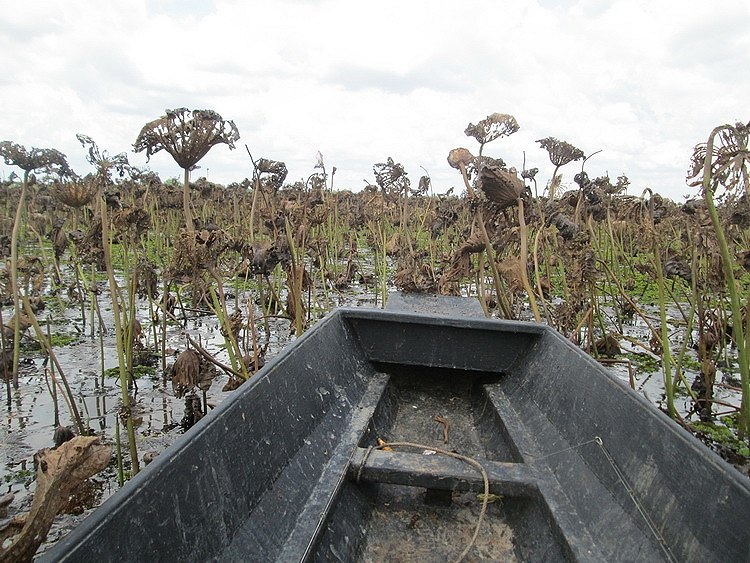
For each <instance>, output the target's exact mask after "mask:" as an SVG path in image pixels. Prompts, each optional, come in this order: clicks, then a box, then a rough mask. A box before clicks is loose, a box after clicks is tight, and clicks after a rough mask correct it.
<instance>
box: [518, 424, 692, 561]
mask: <svg viewBox="0 0 750 563" xmlns="http://www.w3.org/2000/svg"><path fill="white" fill-rule="evenodd" d="M588 444H596V445H598V446H599V449H601V450H602V453H603V454H604V457H605V458H607V461H608V462H609V464H610V465H611V466H612V469H613V470H614V472H615V475H617V478H618V479H619V480H620V483H622V486H623V487H624V488H625V492H626V493H627V494H628V496H629V497H630V500H632V501H633V504H634V505H635V507H636V509H637V510H638V513H639V514H640V515H641V517H642V518H643V520H644V521H645V522H646V525H647V526H648V529H649V531H650V532H651V534H653V536H654V537H655V538H656V540H657V541H658V542H659V546H660V547H661V549H662V551H663V552H664V555H665V556H666V558H667V560H668V561H670V562H672V563H676V561H677V559H676V558H675V556H674V554H673V553H672V551H671V550H670V549H669V545H667V542H666V540H665V539H664V536H662V535H661V532H660V531H659V529H658V528H657V527H656V524H654V521H653V520H651V517H650V516H649V515H648V512H647V511H646V508H645V507H644V506H643V504H641V501H640V500H638V497H637V496H636V494H635V491H634V490H633V488H632V487H631V486H630V483H628V480H627V479H626V478H625V473H623V471H622V470H621V469H620V466H619V465H618V464H617V462H616V461H615V459H614V458H613V457H612V454H611V453H610V452H609V450H608V449H607V447H606V446H605V445H604V442H603V441H602V439H601V437H600V436H594V438H592V439H591V440H587V441H585V442H581V443H580V444H576V445H574V446H570V447H569V448H564V449H562V450H557V451H555V452H552V453H549V454H547V455H544V456H541V457H536V458H533V459H532V462H535V461H540V460H542V459H546V458H548V457H552V456H554V455H558V454H561V453H564V452H569V451H571V450H577V449H579V448H581V447H583V446H586V445H588Z"/></svg>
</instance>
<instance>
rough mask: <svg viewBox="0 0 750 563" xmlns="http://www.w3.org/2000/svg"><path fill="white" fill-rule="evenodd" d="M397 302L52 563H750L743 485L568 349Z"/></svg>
mask: <svg viewBox="0 0 750 563" xmlns="http://www.w3.org/2000/svg"><path fill="white" fill-rule="evenodd" d="M393 302H394V303H396V304H397V305H398V307H399V308H400V309H401V310H392V311H379V310H369V309H340V310H337V311H335V312H333V313H332V314H330V315H329V316H327V317H326V318H325V319H324V320H322V321H321V322H320V323H318V324H317V325H316V326H315V327H313V328H312V329H310V330H309V331H308V332H307V333H306V334H305V335H304V336H303V337H302V338H300V339H299V340H297V341H296V342H295V343H294V344H292V345H291V346H290V347H289V348H288V349H287V350H286V351H284V352H283V353H282V354H280V355H279V356H278V357H277V358H276V359H275V360H274V361H273V362H270V363H269V365H267V366H266V367H265V368H264V369H263V370H262V372H260V373H259V374H258V375H256V376H255V377H254V378H253V379H252V380H251V381H250V382H249V383H247V384H245V385H244V386H242V387H241V388H240V389H239V390H238V391H237V392H236V393H235V394H233V395H232V396H231V397H230V398H229V399H227V400H226V401H225V402H224V403H223V404H221V405H220V407H218V408H217V409H216V410H215V412H213V413H212V414H211V415H210V416H208V417H206V418H204V420H202V421H201V422H200V423H199V424H198V425H197V426H196V427H194V428H193V429H192V430H191V431H189V432H188V433H187V434H186V435H185V436H184V437H183V438H182V439H181V440H180V441H179V442H178V443H177V444H175V445H174V446H173V447H172V448H171V449H169V450H167V451H166V452H165V453H163V454H162V455H161V456H159V457H158V458H157V459H156V461H154V462H153V463H152V464H151V465H150V466H149V467H147V468H146V470H144V471H143V472H142V473H141V474H139V475H138V476H136V477H135V478H134V479H133V480H132V481H131V482H130V483H129V484H128V485H127V486H126V487H125V488H124V489H123V490H122V491H120V492H119V493H117V494H116V495H114V496H113V497H112V498H111V499H110V500H109V501H107V502H106V503H105V504H104V505H103V506H102V507H101V508H99V509H98V510H97V511H95V512H94V513H93V514H92V515H91V516H90V517H89V518H87V519H86V520H85V521H84V522H83V523H82V524H81V525H80V526H79V527H77V528H76V529H75V530H73V532H72V533H71V534H70V535H69V536H68V537H66V538H64V539H63V540H62V541H60V542H59V543H58V544H57V545H56V546H55V547H54V548H53V549H52V550H50V551H49V552H48V553H47V554H46V556H45V557H44V559H46V560H61V561H97V562H99V561H127V560H132V561H150V560H153V561H207V560H218V561H274V560H278V561H407V560H413V561H420V562H422V561H447V560H453V559H458V558H460V557H462V555H463V554H464V552H465V553H466V559H467V560H471V561H477V560H490V561H512V560H519V561H566V560H569V561H664V560H666V561H701V562H704V561H748V560H750V532H749V531H748V530H749V528H748V523H749V522H750V481H748V479H747V478H746V477H744V476H742V475H741V474H740V473H739V472H738V471H737V470H735V469H734V468H732V467H731V466H729V465H728V464H726V463H725V462H724V461H722V460H721V459H720V458H719V457H718V456H716V455H715V454H713V453H712V452H711V451H709V450H708V449H707V448H705V447H704V446H703V445H702V444H700V443H699V442H698V441H696V440H695V439H694V438H693V437H691V436H690V435H689V434H688V433H687V432H685V431H684V430H683V429H682V428H680V427H679V426H677V425H676V424H674V423H673V422H672V421H671V420H669V419H668V418H667V417H665V416H664V415H663V414H662V413H660V412H658V411H657V410H656V409H654V408H653V407H652V406H651V405H649V404H648V403H647V402H646V401H644V400H643V399H642V398H641V397H639V396H638V395H637V394H635V393H633V392H631V391H630V390H629V389H628V388H627V387H626V386H624V385H623V384H622V383H621V382H620V381H618V380H617V378H615V377H613V376H611V375H610V374H608V373H607V372H606V371H605V370H604V369H603V368H601V367H600V366H599V365H598V364H597V363H596V362H594V361H593V360H592V359H590V358H589V357H588V356H586V355H585V354H583V353H581V351H580V350H578V349H577V348H575V347H574V346H572V345H571V344H570V343H569V342H567V341H566V340H565V339H564V338H563V337H561V336H560V335H559V334H558V333H556V332H555V331H553V330H551V329H549V328H546V327H544V326H540V325H536V324H531V323H520V322H501V321H495V320H485V319H478V318H472V317H470V316H465V315H459V314H457V313H466V310H465V307H466V306H465V303H464V302H461V301H457V300H456V301H452V300H444V299H443V300H434V301H425V300H421V301H413V302H412V301H410V298H403V297H401V298H398V297H394V298H393ZM410 308H411V309H419V310H421V311H423V312H421V313H414V312H406V311H405V309H410ZM430 310H432V311H433V313H429V312H428V313H425V312H424V311H430ZM483 474H484V476H485V477H486V482H485V478H484V477H483ZM485 487H487V488H488V490H489V493H490V494H489V495H486V494H485Z"/></svg>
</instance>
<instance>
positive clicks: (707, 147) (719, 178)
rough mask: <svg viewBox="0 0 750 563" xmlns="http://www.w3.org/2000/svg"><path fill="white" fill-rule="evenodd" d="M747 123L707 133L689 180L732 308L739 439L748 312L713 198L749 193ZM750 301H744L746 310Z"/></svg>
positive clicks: (747, 374) (749, 378)
mask: <svg viewBox="0 0 750 563" xmlns="http://www.w3.org/2000/svg"><path fill="white" fill-rule="evenodd" d="M748 137H750V123H747V124H743V123H736V124H735V125H719V126H718V127H715V128H714V129H713V130H712V131H711V133H710V134H709V136H708V140H707V141H706V143H705V144H699V145H697V146H696V147H695V149H694V151H693V156H692V160H691V168H690V170H689V171H688V182H689V183H690V185H693V186H700V187H701V193H702V195H703V199H704V201H705V202H706V206H707V207H708V213H709V216H710V217H711V224H712V225H713V228H714V233H715V235H716V240H717V242H718V245H719V249H720V251H721V258H722V270H723V272H724V279H725V283H726V289H727V292H728V293H729V298H730V308H731V311H732V334H733V337H734V338H733V340H734V345H735V346H736V347H737V357H738V364H739V370H740V381H741V384H742V407H741V409H740V418H739V424H738V432H739V435H740V439H742V438H744V437H745V436H750V356H749V355H748V354H749V352H750V350H749V349H750V340H748V339H750V315H747V314H745V315H744V316H743V304H742V302H741V298H742V293H741V291H740V287H739V282H738V279H737V277H736V276H735V273H734V265H735V263H736V258H735V257H734V256H732V254H731V252H730V249H729V242H728V240H727V234H726V232H725V229H724V226H723V225H722V223H721V220H720V218H719V212H718V210H717V207H716V200H717V199H719V198H722V199H725V200H726V199H731V198H737V197H740V196H743V197H744V198H745V200H747V198H748V197H750V170H749V168H748V165H750V151H749V150H748ZM749 306H750V302H749V301H748V300H747V298H746V301H745V305H744V311H745V312H746V311H747V309H748V307H749Z"/></svg>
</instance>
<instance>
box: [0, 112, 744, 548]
mask: <svg viewBox="0 0 750 563" xmlns="http://www.w3.org/2000/svg"><path fill="white" fill-rule="evenodd" d="M519 128H520V125H519V123H518V121H516V119H515V117H513V116H511V115H508V114H501V113H493V114H491V115H489V116H487V117H486V118H485V119H481V120H479V121H478V122H477V123H476V124H473V123H470V124H469V125H468V126H467V128H466V130H465V133H466V135H467V137H468V139H467V144H474V143H475V144H474V146H473V148H462V147H461V148H454V149H452V150H451V149H450V147H446V154H447V155H448V162H449V164H450V166H451V167H453V168H455V169H456V182H457V183H460V185H461V186H462V187H463V189H464V190H462V191H461V193H457V192H456V191H455V190H454V188H453V187H451V188H450V189H449V190H447V191H446V190H440V188H442V187H439V186H432V183H431V180H430V177H429V175H424V176H422V177H420V178H419V179H418V180H416V179H414V181H412V178H411V177H410V176H409V172H408V171H407V170H406V169H405V168H404V166H403V165H401V164H400V163H399V162H398V161H397V159H395V158H393V157H391V156H387V157H385V158H382V159H379V160H380V162H376V163H375V164H374V165H373V170H372V180H371V183H369V184H368V185H367V186H366V187H365V188H364V189H362V190H360V191H357V192H354V191H349V190H346V189H336V190H334V189H333V184H334V177H335V173H336V167H335V166H332V167H327V165H326V163H325V162H324V159H323V156H322V155H321V154H320V153H318V157H317V159H316V162H315V163H314V165H312V166H311V171H310V175H309V176H308V178H307V179H304V180H300V181H295V182H291V183H289V182H287V181H286V177H287V167H286V165H285V164H284V163H283V162H281V161H276V160H271V159H268V158H264V157H260V156H258V155H255V157H254V156H253V154H252V153H251V151H250V148H249V147H246V149H247V151H246V152H247V154H246V155H245V156H238V158H246V159H247V163H248V177H247V178H244V179H242V180H241V181H238V182H234V183H231V184H229V185H227V186H223V185H219V184H215V183H212V182H210V181H208V180H207V179H206V178H203V177H202V178H197V179H191V173H192V172H193V171H194V170H195V169H196V166H197V165H198V163H199V162H200V161H201V159H203V158H204V157H205V156H206V155H207V154H208V153H209V151H211V150H214V151H219V150H227V149H232V148H234V147H235V144H236V143H237V142H238V140H239V138H240V133H239V130H238V128H237V126H236V125H235V124H234V123H233V122H232V121H228V120H225V119H224V118H223V117H222V116H220V115H219V114H217V113H216V112H213V111H210V110H195V111H191V110H188V109H187V108H179V109H175V110H167V111H166V112H165V115H163V116H162V117H160V118H157V119H156V120H154V121H152V122H150V123H147V124H146V125H145V126H143V127H142V129H141V131H140V134H139V135H137V138H136V141H135V144H134V148H135V150H136V151H145V152H146V154H147V155H148V156H151V155H153V154H155V153H157V152H159V151H161V150H164V151H166V152H168V153H169V154H170V155H171V156H172V157H173V159H174V161H175V165H176V167H178V168H180V169H182V179H181V180H174V179H171V180H168V181H162V179H161V178H159V177H158V176H157V175H156V174H154V173H152V172H150V171H148V170H140V169H137V168H135V167H133V166H131V165H130V164H129V163H128V159H127V154H125V153H119V154H115V155H112V154H110V153H109V152H107V151H106V150H102V149H100V148H99V147H98V146H97V144H96V142H95V141H94V140H93V139H91V138H90V137H88V136H86V135H79V136H78V139H79V140H80V142H81V145H82V150H83V151H85V154H86V158H87V160H88V162H89V163H90V165H91V170H90V171H86V172H82V171H79V173H76V172H74V171H73V170H71V169H70V167H69V166H68V165H67V161H66V157H65V155H62V154H61V153H59V152H58V151H56V150H54V149H36V148H26V147H24V146H23V145H20V144H16V143H15V142H11V141H4V142H2V143H0V156H2V158H3V159H4V161H5V162H6V163H7V164H9V165H15V166H16V167H18V168H19V169H20V171H22V177H18V176H15V175H14V176H12V177H11V178H9V179H8V180H7V181H4V182H3V183H2V188H3V189H2V191H0V198H2V199H1V200H0V201H1V202H2V204H3V205H4V206H5V209H6V213H5V215H4V219H3V220H2V222H0V252H2V254H3V257H4V258H5V261H4V268H2V269H1V270H0V303H1V304H2V307H0V326H1V327H2V333H1V335H0V336H1V338H0V344H1V348H0V370H1V371H0V373H2V376H3V387H4V398H5V405H6V411H7V416H6V417H5V419H4V420H5V422H4V424H3V426H2V431H0V434H2V444H1V445H0V451H1V452H2V461H3V463H2V466H0V472H2V477H3V479H2V483H3V485H4V487H5V489H4V490H3V491H2V494H0V518H2V523H1V524H0V529H2V530H3V534H4V535H3V539H4V544H3V548H2V549H6V548H7V549H9V550H12V549H20V548H19V547H18V546H20V545H21V544H22V543H23V542H19V541H18V539H19V538H22V537H23V534H24V533H29V531H28V529H27V530H26V531H25V532H24V531H23V530H22V529H21V528H20V527H19V526H18V525H17V523H18V522H19V520H17V519H16V517H18V516H19V515H22V514H25V513H29V511H30V510H31V507H32V498H33V495H34V494H35V492H36V493H37V494H38V495H39V498H40V499H41V500H38V501H36V502H46V503H48V506H49V508H50V510H53V511H54V512H55V513H59V515H58V517H57V518H56V519H55V520H54V521H53V520H49V521H46V520H43V519H36V521H35V522H34V523H33V530H32V531H33V533H34V534H35V536H34V537H36V536H39V537H41V538H44V537H47V543H46V544H44V545H42V546H41V547H39V544H36V545H35V546H33V550H37V549H41V550H44V549H46V547H48V546H49V544H50V543H52V542H54V541H56V540H57V539H59V538H60V537H61V536H62V535H64V534H65V533H67V531H69V530H70V529H71V528H72V527H74V526H75V525H76V524H77V523H78V522H80V520H81V519H82V518H83V517H85V515H87V514H88V513H90V512H91V511H92V510H94V509H96V507H97V506H98V505H99V504H101V502H103V501H104V500H105V499H106V498H108V497H109V496H111V495H112V494H114V493H115V492H116V491H117V490H118V489H119V488H120V487H122V486H123V484H124V483H125V482H126V481H127V480H128V479H130V478H131V477H132V476H134V475H135V474H137V473H138V472H139V471H141V470H142V468H143V467H144V466H145V465H147V464H148V463H150V462H151V461H152V460H153V459H155V458H156V457H157V456H158V455H159V454H160V453H161V452H162V451H164V449H166V448H167V447H169V445H170V444H171V443H172V442H174V440H175V439H176V438H177V437H178V436H180V435H181V434H183V433H185V432H190V428H191V427H192V426H193V425H194V424H196V422H198V421H199V420H200V419H202V418H203V417H204V416H207V415H208V414H209V413H210V412H211V410H212V409H213V408H215V407H216V405H217V404H219V403H220V402H221V401H223V400H225V399H226V398H227V397H228V396H229V395H230V394H231V393H233V392H234V391H235V390H236V389H237V388H239V387H240V386H241V385H243V384H244V383H245V382H246V381H247V380H248V379H250V378H252V377H253V376H254V374H255V373H256V372H257V371H258V370H259V369H261V368H262V367H263V365H264V364H265V362H266V361H267V360H269V359H270V358H271V357H272V356H273V355H275V354H277V353H278V352H279V351H280V350H281V349H282V348H283V347H284V346H285V345H286V344H287V343H289V342H290V341H292V340H294V339H295V338H297V337H298V336H300V335H301V334H302V333H304V331H305V330H307V329H308V328H309V327H310V326H311V325H313V324H314V323H315V322H316V321H317V320H318V319H320V318H321V317H322V316H323V315H325V314H326V313H327V312H328V311H330V310H331V309H333V308H335V307H338V306H341V305H355V306H369V307H382V306H384V305H385V303H386V301H387V299H388V294H389V292H391V291H394V290H400V291H407V292H431V293H440V294H445V295H462V296H467V297H471V298H474V299H477V300H478V301H479V303H480V305H481V306H482V309H483V310H484V312H485V314H486V315H487V316H488V317H490V318H500V319H521V320H527V321H538V322H543V323H546V324H548V325H550V326H552V327H554V328H555V329H557V330H558V331H560V332H561V333H562V334H563V335H565V336H566V337H567V338H569V339H570V340H571V341H572V342H574V343H575V344H576V345H578V346H580V347H581V348H582V349H583V350H585V351H586V352H587V353H589V354H591V355H592V356H593V357H594V358H596V359H598V360H600V361H601V362H602V363H603V364H604V365H606V366H607V367H608V369H610V370H612V371H613V372H614V373H616V374H617V375H618V377H620V378H621V380H622V382H623V384H624V385H630V386H631V387H632V388H633V389H634V391H635V392H638V393H641V394H643V395H644V396H645V397H646V398H647V399H648V400H649V401H651V402H652V403H653V404H654V408H659V409H661V410H663V411H664V413H665V416H670V417H672V418H674V419H675V420H677V421H678V422H679V423H680V424H682V425H683V426H684V427H685V428H686V429H688V430H690V431H691V432H693V433H694V434H695V436H696V439H699V440H701V441H703V442H704V443H705V444H707V445H708V446H709V447H710V448H712V449H713V450H714V451H716V452H717V453H718V454H719V455H721V456H722V457H724V458H725V459H726V460H728V461H729V462H730V463H732V464H734V465H735V466H736V467H737V468H738V470H740V471H743V472H744V473H746V474H747V472H748V458H749V457H750V449H749V442H748V436H749V435H750V434H749V432H750V367H749V366H748V349H747V346H748V343H749V342H750V338H749V337H748V334H750V315H748V300H749V299H748V298H749V297H750V259H749V258H748V257H750V197H749V196H748V188H749V186H748V185H747V181H748V180H747V179H748V156H749V154H750V153H748V147H747V141H748V126H747V125H744V124H741V123H738V124H734V125H723V126H720V127H717V128H716V129H714V130H713V131H712V132H711V133H710V135H709V137H708V141H707V142H706V143H702V144H699V145H698V146H696V148H695V150H694V153H693V155H692V156H691V155H686V166H687V167H688V168H689V170H688V181H689V183H690V185H691V186H694V189H695V197H694V198H693V199H691V200H689V201H686V202H683V203H676V202H673V201H670V200H668V199H666V198H663V197H661V196H660V195H658V194H654V193H651V191H650V190H644V191H643V192H642V193H638V194H635V195H633V194H629V193H628V191H629V190H631V189H632V187H631V186H630V180H629V179H628V178H627V177H626V176H620V177H618V178H616V179H614V180H613V179H611V178H609V177H608V176H602V177H598V178H589V176H588V174H587V173H586V171H585V165H586V162H587V161H588V160H589V159H590V158H592V157H594V156H595V155H596V153H597V152H598V151H593V152H588V153H586V152H584V150H582V149H579V148H577V147H576V146H574V145H573V144H571V143H569V142H567V141H563V140H559V139H556V138H554V137H545V138H542V139H540V140H539V141H537V142H538V143H539V145H540V146H541V147H542V148H544V149H545V150H546V151H547V152H548V154H549V160H550V163H549V164H548V165H547V166H548V167H550V165H551V167H550V173H551V175H550V181H549V182H548V183H547V184H545V185H537V180H538V177H539V168H526V163H525V162H523V163H522V164H521V165H520V166H518V167H513V166H512V165H509V164H506V161H505V160H503V158H501V157H500V156H499V155H498V154H496V153H497V152H502V139H503V138H504V137H507V136H509V135H512V134H514V133H515V132H516V131H518V130H519ZM221 145H226V147H222V146H221ZM587 154H588V156H587ZM475 155H476V156H475ZM563 174H565V175H566V177H569V178H570V180H572V181H568V182H567V183H564V182H563V180H562V178H563ZM446 188H447V186H446ZM433 190H437V191H446V193H439V194H438V193H434V191H433ZM290 400H293V398H290ZM258 408H262V405H258ZM436 420H437V419H436ZM437 423H442V422H441V421H437ZM444 431H445V433H446V435H447V433H448V431H449V429H448V426H447V424H446V425H445V429H444ZM83 439H86V440H94V441H92V442H86V444H87V446H86V448H91V452H92V458H91V459H96V460H97V462H96V463H91V464H90V465H89V466H88V469H89V470H90V474H91V475H93V476H92V477H90V478H88V479H85V480H83V481H81V482H77V483H73V482H72V481H69V478H68V477H66V471H67V470H66V466H65V463H68V462H70V463H73V461H71V460H70V459H68V458H65V459H66V460H67V461H65V462H64V463H63V461H64V460H63V458H59V460H63V461H60V475H59V478H60V479H61V480H62V481H63V482H66V483H69V484H70V485H71V487H72V488H71V490H70V491H69V494H68V495H67V496H68V497H70V498H68V501H69V502H68V501H66V502H61V501H60V499H58V498H56V497H55V496H54V495H53V494H51V493H48V491H49V490H52V489H49V485H50V483H45V482H44V480H41V481H40V480H39V479H40V478H39V477H37V471H36V470H35V459H36V460H37V462H38V461H39V460H40V459H47V460H50V461H47V462H45V463H51V462H52V460H57V459H58V458H54V457H50V456H53V455H54V454H55V452H61V451H65V450H63V449H62V448H65V447H66V446H65V444H67V443H69V442H70V441H72V440H83ZM654 447H659V446H658V444H654ZM50 448H52V449H50ZM43 452H46V453H43ZM110 452H111V453H110ZM39 456H41V457H39ZM45 456H46V457H45ZM55 463H57V462H55ZM56 478H57V477H56ZM40 483H41V485H40ZM73 485H75V486H74V487H73ZM33 519H34V518H32V520H33ZM13 522H16V524H14V523H13ZM12 545H13V546H15V547H11V546H12ZM28 549H31V548H28ZM28 549H27V551H28ZM8 553H13V554H14V556H15V552H13V551H7V552H5V555H7V554H8ZM32 555H33V551H32V552H31V553H23V554H19V555H18V557H26V558H30V557H31V556H32Z"/></svg>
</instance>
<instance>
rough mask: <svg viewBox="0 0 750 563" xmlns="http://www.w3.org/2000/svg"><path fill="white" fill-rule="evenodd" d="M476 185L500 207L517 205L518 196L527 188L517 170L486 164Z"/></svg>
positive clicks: (480, 171) (480, 170) (481, 169)
mask: <svg viewBox="0 0 750 563" xmlns="http://www.w3.org/2000/svg"><path fill="white" fill-rule="evenodd" d="M476 185H477V187H478V188H479V189H480V190H482V192H484V195H485V196H486V197H487V199H488V200H490V201H491V202H493V203H495V204H496V205H497V206H498V207H499V208H500V209H505V208H506V207H512V206H514V205H517V204H518V198H520V197H521V194H522V193H523V192H524V190H525V189H526V185H525V184H524V183H523V181H521V179H520V178H519V177H518V175H517V174H516V172H515V170H513V169H511V170H507V169H505V168H501V167H499V166H493V165H486V164H483V165H482V166H481V167H480V169H479V175H478V176H477V182H476Z"/></svg>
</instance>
